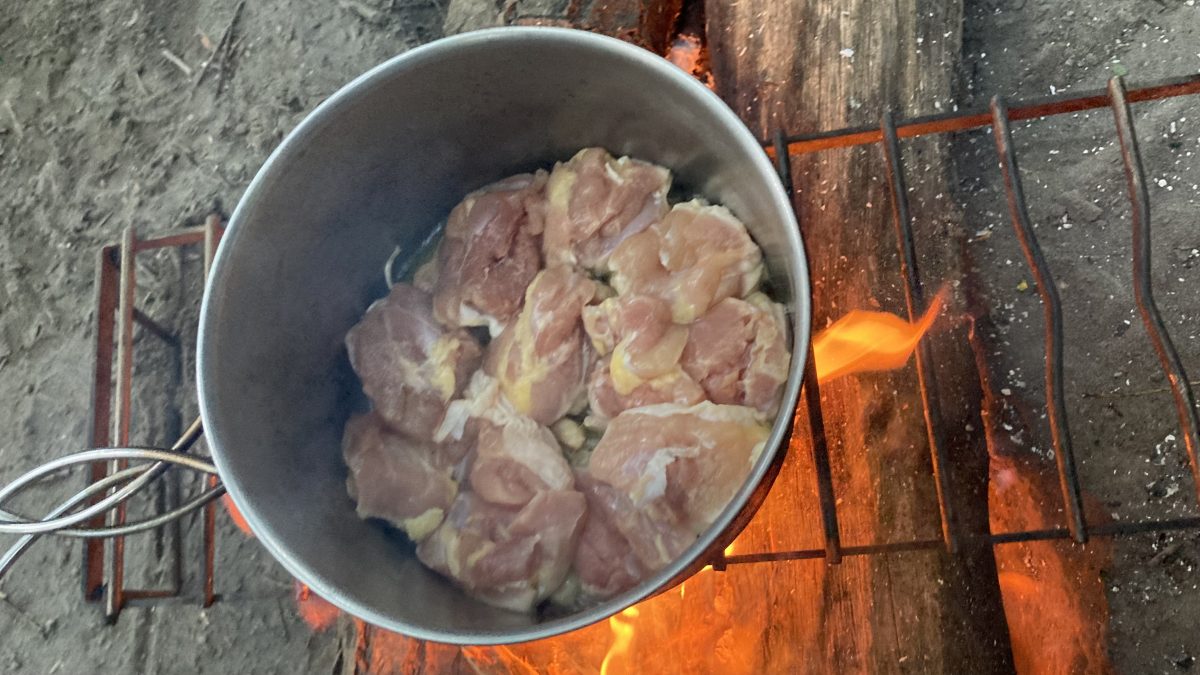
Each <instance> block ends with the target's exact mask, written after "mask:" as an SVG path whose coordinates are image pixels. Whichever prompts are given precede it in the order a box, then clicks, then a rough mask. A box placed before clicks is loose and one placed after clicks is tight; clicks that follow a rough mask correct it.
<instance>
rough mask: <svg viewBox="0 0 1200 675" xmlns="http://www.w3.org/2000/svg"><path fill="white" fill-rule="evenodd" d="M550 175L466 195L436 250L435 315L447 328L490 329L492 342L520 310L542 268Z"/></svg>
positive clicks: (515, 179)
mask: <svg viewBox="0 0 1200 675" xmlns="http://www.w3.org/2000/svg"><path fill="white" fill-rule="evenodd" d="M545 184H546V172H544V171H539V172H538V173H536V174H522V175H518V176H513V177H511V178H507V179H505V180H502V181H500V182H498V183H493V184H492V185H489V186H487V187H485V188H483V189H481V190H478V191H476V192H473V193H471V194H470V195H467V198H466V199H464V200H463V201H462V202H461V203H459V205H458V206H456V207H454V210H453V211H451V212H450V217H449V219H448V220H447V221H446V233H445V236H444V237H443V239H442V243H441V245H440V246H439V247H438V255H437V262H436V270H437V279H436V282H435V284H434V304H433V306H434V315H435V316H436V317H437V320H438V321H440V322H442V323H443V324H445V325H447V326H454V327H458V326H487V327H488V331H489V332H490V333H491V335H492V337H495V336H497V335H499V334H500V331H501V330H502V329H503V328H504V326H505V325H506V324H507V323H508V322H509V321H510V320H512V319H513V317H515V316H516V314H517V312H518V311H519V310H520V309H521V300H522V296H523V293H524V291H525V287H526V286H528V285H529V282H530V281H531V280H532V279H533V277H534V275H536V274H537V272H538V270H539V269H540V268H541V266H542V257H541V235H542V216H541V212H540V210H541V204H542V202H543V199H544V197H543V188H544V187H545Z"/></svg>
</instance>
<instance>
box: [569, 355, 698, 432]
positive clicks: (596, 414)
mask: <svg viewBox="0 0 1200 675" xmlns="http://www.w3.org/2000/svg"><path fill="white" fill-rule="evenodd" d="M703 400H704V389H703V388H701V387H700V385H698V384H696V381H695V380H693V379H692V378H691V377H690V376H688V374H687V373H685V372H683V371H682V370H678V371H677V372H672V373H670V374H667V375H662V376H660V377H656V378H654V379H652V380H649V381H647V382H643V383H641V384H639V385H637V386H636V387H634V388H633V389H632V390H630V391H629V392H627V393H624V394H622V393H620V392H619V391H618V390H617V387H616V384H615V383H614V382H613V376H612V373H611V372H610V371H609V364H608V362H607V361H602V362H599V363H597V364H596V365H595V367H594V368H593V369H592V376H591V378H590V379H589V380H588V405H589V406H591V415H590V416H589V422H588V423H589V424H593V425H594V426H596V427H597V428H603V427H604V425H605V424H607V422H608V420H610V419H612V418H614V417H616V416H617V415H619V414H620V413H621V412H622V411H625V410H629V409H630V408H639V407H641V406H646V405H654V404H658V403H676V404H679V405H683V406H689V405H693V404H696V403H699V402H701V401H703Z"/></svg>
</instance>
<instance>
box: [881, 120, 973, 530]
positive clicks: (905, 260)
mask: <svg viewBox="0 0 1200 675" xmlns="http://www.w3.org/2000/svg"><path fill="white" fill-rule="evenodd" d="M880 128H881V129H882V131H883V143H882V145H883V157H884V164H885V165H886V166H887V174H888V186H889V187H890V188H891V192H892V221H893V223H894V224H895V226H896V248H897V251H898V253H899V255H900V272H901V274H902V275H903V277H904V303H905V305H906V306H907V308H908V320H909V321H911V322H913V323H916V322H917V321H918V320H919V317H920V316H921V315H922V314H924V313H925V309H926V307H925V289H924V287H923V286H922V284H921V272H920V269H919V268H918V267H917V249H916V241H915V238H914V236H913V229H912V215H911V214H910V213H909V210H908V181H907V180H905V178H904V166H903V164H902V160H901V158H900V140H899V139H898V138H897V136H896V120H895V118H894V117H893V116H892V113H891V111H888V112H887V113H886V114H884V116H883V120H882V121H881V123H880ZM916 362H917V384H918V386H919V387H920V390H921V403H922V404H923V406H922V407H923V409H924V413H925V432H926V435H927V436H928V437H929V455H930V459H931V461H932V464H933V480H934V485H935V486H936V488H937V499H938V511H939V516H940V517H941V525H942V538H943V539H944V540H945V541H946V550H947V551H949V552H950V553H954V552H955V551H956V550H957V549H958V542H957V540H956V538H955V531H956V529H957V528H956V525H955V524H954V508H953V506H952V505H951V504H950V488H949V485H950V484H952V483H953V480H952V474H951V468H950V461H949V460H948V459H947V458H946V442H945V439H944V432H943V429H942V409H941V406H940V404H939V403H938V400H937V398H936V396H934V394H933V392H935V391H937V386H938V385H937V375H936V374H935V373H934V372H933V370H932V368H931V367H930V364H931V363H933V357H932V355H931V354H930V353H929V343H928V342H927V341H925V340H921V342H920V343H919V344H918V345H917V352H916Z"/></svg>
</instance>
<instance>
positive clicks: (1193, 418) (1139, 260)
mask: <svg viewBox="0 0 1200 675" xmlns="http://www.w3.org/2000/svg"><path fill="white" fill-rule="evenodd" d="M1108 92H1109V96H1110V97H1111V100H1112V111H1113V117H1114V118H1115V119H1116V124H1117V137H1118V139H1119V140H1120V142H1121V157H1122V158H1123V159H1124V162H1125V176H1126V178H1127V179H1128V181H1129V201H1130V202H1131V203H1132V205H1133V293H1134V299H1135V301H1136V302H1137V306H1138V310H1139V312H1140V314H1141V315H1142V323H1144V324H1145V325H1146V334H1147V336H1149V338H1150V343H1151V344H1152V345H1153V346H1154V352H1155V353H1156V354H1157V355H1158V360H1159V362H1160V363H1162V368H1163V372H1165V373H1166V375H1167V382H1168V383H1169V384H1170V387H1171V393H1172V394H1173V395H1174V398H1175V408H1176V410H1177V411H1178V413H1179V428H1180V431H1181V432H1182V435H1183V443H1184V447H1185V448H1186V449H1187V455H1188V459H1189V460H1190V461H1191V465H1192V477H1193V480H1194V482H1195V487H1196V491H1197V494H1198V495H1200V457H1197V453H1198V452H1200V450H1198V448H1200V436H1198V434H1200V418H1198V417H1197V413H1196V398H1195V395H1194V394H1193V393H1192V387H1191V385H1190V384H1189V382H1191V381H1190V380H1189V379H1188V376H1187V372H1185V371H1184V369H1183V362H1182V361H1181V360H1180V358H1179V353H1178V352H1176V351H1175V344H1174V343H1173V342H1172V341H1171V335H1170V334H1169V333H1168V332H1167V326H1166V324H1165V323H1164V322H1163V319H1162V315H1161V314H1160V313H1159V311H1158V305H1157V304H1156V303H1155V302H1154V287H1153V282H1152V281H1151V279H1150V253H1151V251H1150V194H1149V192H1148V191H1147V190H1146V173H1145V170H1144V169H1143V167H1142V155H1141V152H1140V151H1139V149H1138V140H1137V134H1136V132H1135V131H1134V126H1133V115H1132V114H1131V113H1130V110H1129V101H1128V97H1127V95H1126V91H1125V82H1124V80H1122V79H1121V78H1119V77H1115V78H1113V79H1112V80H1110V81H1109V83H1108Z"/></svg>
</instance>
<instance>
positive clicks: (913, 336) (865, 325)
mask: <svg viewBox="0 0 1200 675" xmlns="http://www.w3.org/2000/svg"><path fill="white" fill-rule="evenodd" d="M945 293H946V292H945V290H944V289H943V291H942V292H940V293H938V294H937V296H936V297H934V299H933V302H931V303H930V304H929V309H927V310H925V315H924V316H922V317H921V320H920V321H918V322H917V323H915V324H913V323H909V322H907V321H905V320H904V319H901V318H900V317H897V316H893V315H891V314H888V313H886V312H868V311H864V310H858V309H856V310H854V311H852V312H850V313H848V314H846V316H843V317H842V318H840V319H838V320H837V321H835V322H834V323H833V325H831V326H830V327H828V328H826V329H825V330H823V331H821V333H820V334H818V335H817V336H816V337H815V338H814V339H813V358H814V360H815V363H816V368H817V381H818V382H827V381H829V380H832V379H835V378H838V377H841V376H843V375H851V374H853V373H863V372H867V371H872V370H892V369H895V368H900V367H902V366H903V365H904V364H905V363H906V362H907V361H908V357H910V356H912V353H913V351H914V350H916V348H917V343H919V342H920V341H921V336H923V335H925V332H926V331H928V330H929V328H930V326H932V325H933V322H934V320H935V319H937V316H938V313H940V312H941V310H942V305H943V304H945V297H944V296H945Z"/></svg>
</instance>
